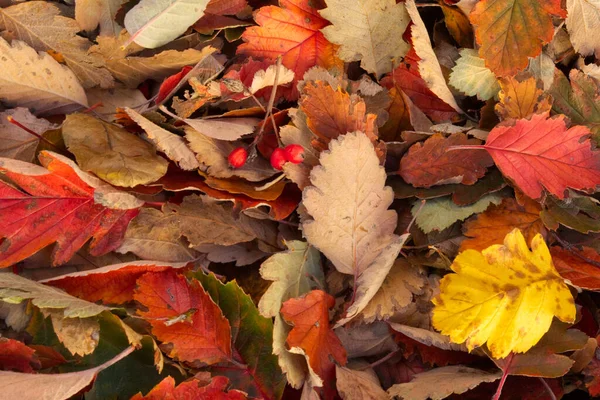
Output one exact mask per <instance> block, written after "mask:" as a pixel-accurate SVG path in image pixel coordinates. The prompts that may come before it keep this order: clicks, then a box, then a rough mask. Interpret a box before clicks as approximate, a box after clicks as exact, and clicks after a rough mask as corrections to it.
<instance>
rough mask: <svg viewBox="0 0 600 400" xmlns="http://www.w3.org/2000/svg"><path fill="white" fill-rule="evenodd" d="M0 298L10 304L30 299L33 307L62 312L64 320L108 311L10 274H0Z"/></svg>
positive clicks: (57, 290) (60, 291)
mask: <svg viewBox="0 0 600 400" xmlns="http://www.w3.org/2000/svg"><path fill="white" fill-rule="evenodd" d="M0 298H2V300H4V301H6V302H8V303H12V304H18V303H21V302H23V301H25V300H28V299H31V301H32V303H33V305H34V306H37V307H39V308H41V309H45V308H52V309H60V310H62V315H63V316H64V317H65V318H87V317H93V316H95V315H98V314H100V313H101V312H103V311H107V310H109V309H108V308H107V307H104V306H101V305H98V304H94V303H90V302H89V301H85V300H81V299H78V298H77V297H73V296H71V295H70V294H67V293H65V292H63V291H62V290H59V289H56V288H53V287H50V286H46V285H42V284H41V283H38V282H34V281H31V280H29V279H25V278H22V277H20V276H18V275H16V274H11V273H3V274H0Z"/></svg>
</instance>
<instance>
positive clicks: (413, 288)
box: [360, 259, 425, 323]
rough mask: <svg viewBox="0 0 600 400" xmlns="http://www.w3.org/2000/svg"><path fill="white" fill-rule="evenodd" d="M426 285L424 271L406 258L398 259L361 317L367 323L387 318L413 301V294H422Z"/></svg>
mask: <svg viewBox="0 0 600 400" xmlns="http://www.w3.org/2000/svg"><path fill="white" fill-rule="evenodd" d="M424 285H425V278H424V271H423V270H422V269H420V268H418V267H415V266H413V265H411V264H410V263H409V262H408V261H406V260H405V259H398V260H396V262H394V265H393V266H392V269H391V270H390V272H389V273H388V275H387V276H386V277H385V279H384V281H383V283H382V284H381V287H380V288H379V290H378V291H377V293H376V294H375V296H373V298H372V299H371V300H370V301H369V303H368V304H367V306H366V307H365V308H364V309H363V310H362V311H361V313H360V317H361V318H362V320H364V322H367V323H370V322H373V321H375V320H387V319H388V318H390V317H391V316H393V315H394V313H396V312H397V311H399V310H401V309H403V308H404V307H406V306H408V305H409V304H410V303H412V301H413V295H415V294H420V293H421V291H422V288H423V286H424Z"/></svg>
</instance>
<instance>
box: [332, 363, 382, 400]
mask: <svg viewBox="0 0 600 400" xmlns="http://www.w3.org/2000/svg"><path fill="white" fill-rule="evenodd" d="M335 377H336V385H337V389H338V391H339V393H340V396H341V397H342V399H344V400H351V399H365V400H386V399H388V396H387V394H386V393H385V391H384V390H383V388H382V387H381V384H380V383H379V379H377V375H376V374H375V372H373V370H370V369H367V370H364V371H359V370H355V369H350V368H346V367H339V366H337V365H336V367H335Z"/></svg>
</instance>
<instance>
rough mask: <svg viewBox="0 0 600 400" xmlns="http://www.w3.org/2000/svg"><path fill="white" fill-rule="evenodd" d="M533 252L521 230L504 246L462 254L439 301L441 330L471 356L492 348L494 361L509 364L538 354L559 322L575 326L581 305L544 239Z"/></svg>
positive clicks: (437, 311)
mask: <svg viewBox="0 0 600 400" xmlns="http://www.w3.org/2000/svg"><path fill="white" fill-rule="evenodd" d="M531 248H532V250H529V248H528V246H527V243H526V242H525V238H524V237H523V234H522V233H521V232H520V231H519V230H518V229H515V230H513V231H512V232H510V233H509V234H508V235H506V238H505V240H504V245H493V246H490V247H488V248H487V249H485V250H483V251H482V252H481V253H480V252H478V251H475V250H466V251H464V252H462V253H460V254H459V255H458V256H457V257H456V259H455V260H454V262H453V263H452V270H453V271H454V272H455V273H453V274H449V275H446V276H445V277H444V278H443V279H442V281H441V288H440V290H441V293H440V295H439V296H438V297H436V298H435V299H434V300H433V303H434V304H435V308H434V309H433V325H434V326H435V327H436V329H438V330H440V331H441V332H442V333H443V334H445V335H448V336H450V338H451V340H452V341H453V342H456V343H463V342H466V345H467V347H468V348H469V350H472V349H474V348H475V347H479V346H482V345H483V344H484V343H486V342H487V347H488V349H490V351H491V353H492V355H493V357H494V358H504V357H506V356H508V354H509V353H511V352H515V353H524V352H526V351H528V350H529V349H530V348H532V347H533V346H534V345H535V344H536V343H537V342H538V341H539V340H540V339H541V338H542V336H543V335H544V333H546V332H547V331H548V329H549V328H550V324H551V322H552V318H553V317H554V316H556V317H557V318H558V319H559V320H561V321H563V322H567V323H573V321H574V320H575V302H574V300H573V297H572V295H571V293H570V292H569V289H568V288H567V286H566V284H565V283H564V280H563V278H561V277H560V275H558V272H556V269H555V267H554V265H553V264H552V257H551V255H550V251H549V250H548V247H547V246H546V243H544V240H543V238H542V236H541V235H537V236H535V237H534V239H533V240H532V242H531ZM500 266H502V267H503V268H501V267H500ZM540 298H542V299H543V301H539V299H540ZM532 321H535V322H534V323H532Z"/></svg>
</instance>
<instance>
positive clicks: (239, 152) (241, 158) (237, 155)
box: [227, 147, 248, 168]
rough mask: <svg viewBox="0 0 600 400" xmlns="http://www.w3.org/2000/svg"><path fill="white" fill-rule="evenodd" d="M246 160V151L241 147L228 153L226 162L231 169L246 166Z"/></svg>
mask: <svg viewBox="0 0 600 400" xmlns="http://www.w3.org/2000/svg"><path fill="white" fill-rule="evenodd" d="M247 159H248V151H246V149H245V148H243V147H238V148H235V149H233V150H232V151H231V153H229V156H228V157H227V160H229V165H231V166H232V167H233V168H241V167H243V166H244V164H246V160H247Z"/></svg>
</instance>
